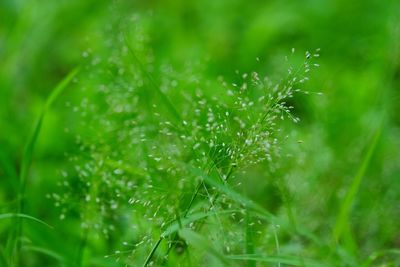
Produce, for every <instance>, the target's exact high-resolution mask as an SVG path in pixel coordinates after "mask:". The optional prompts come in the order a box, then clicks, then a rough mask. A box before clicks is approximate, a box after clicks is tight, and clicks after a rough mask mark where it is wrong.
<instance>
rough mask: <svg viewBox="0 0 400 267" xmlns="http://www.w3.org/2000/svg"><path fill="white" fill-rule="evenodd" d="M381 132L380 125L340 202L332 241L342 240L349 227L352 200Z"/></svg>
mask: <svg viewBox="0 0 400 267" xmlns="http://www.w3.org/2000/svg"><path fill="white" fill-rule="evenodd" d="M381 131H382V125H381V126H380V127H379V128H378V130H377V131H376V132H375V134H374V137H373V139H372V141H371V144H370V146H369V148H368V151H367V153H366V154H365V156H364V159H363V160H362V163H361V165H360V167H359V168H358V171H357V174H356V176H355V177H354V179H353V181H352V183H351V185H350V188H349V190H348V191H347V194H346V196H345V198H344V200H343V202H342V205H341V207H340V210H339V215H338V218H337V220H336V224H335V227H334V229H333V241H334V242H335V243H337V242H338V241H339V239H341V238H342V235H343V233H344V231H345V228H346V226H350V225H349V222H348V220H349V214H350V211H351V207H352V204H353V203H354V200H355V198H356V195H357V192H358V190H359V188H360V185H361V182H362V179H363V177H364V175H365V172H366V171H367V168H368V166H369V163H370V161H371V158H372V155H373V153H374V151H375V148H376V146H377V144H378V141H379V138H380V135H381Z"/></svg>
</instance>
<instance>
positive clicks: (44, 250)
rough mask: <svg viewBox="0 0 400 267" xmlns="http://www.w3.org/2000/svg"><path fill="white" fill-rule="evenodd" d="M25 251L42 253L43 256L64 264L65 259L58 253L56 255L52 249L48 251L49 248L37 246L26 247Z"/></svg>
mask: <svg viewBox="0 0 400 267" xmlns="http://www.w3.org/2000/svg"><path fill="white" fill-rule="evenodd" d="M23 249H24V250H28V251H34V252H38V253H41V254H43V255H46V256H49V257H50V258H53V259H55V260H56V261H58V262H64V258H63V257H62V256H61V255H59V254H58V253H56V252H54V251H52V250H50V249H47V248H42V247H37V246H24V247H23Z"/></svg>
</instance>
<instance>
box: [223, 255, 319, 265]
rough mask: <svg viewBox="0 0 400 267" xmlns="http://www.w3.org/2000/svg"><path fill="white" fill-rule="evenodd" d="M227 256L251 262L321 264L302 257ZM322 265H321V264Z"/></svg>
mask: <svg viewBox="0 0 400 267" xmlns="http://www.w3.org/2000/svg"><path fill="white" fill-rule="evenodd" d="M227 258H229V259H232V260H237V261H253V262H264V263H277V264H279V263H282V264H285V265H291V266H321V264H320V263H317V262H314V261H312V260H307V259H302V258H298V257H292V256H267V255H257V254H245V255H229V256H227ZM322 266H323V265H322Z"/></svg>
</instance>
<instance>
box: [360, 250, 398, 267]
mask: <svg viewBox="0 0 400 267" xmlns="http://www.w3.org/2000/svg"><path fill="white" fill-rule="evenodd" d="M389 254H392V255H394V256H397V257H398V258H400V249H387V250H382V251H377V252H375V253H372V254H371V255H370V256H369V257H368V259H367V260H366V261H365V262H364V263H363V264H362V267H369V266H371V264H372V263H373V262H374V261H376V260H377V259H378V258H381V257H384V256H387V255H389Z"/></svg>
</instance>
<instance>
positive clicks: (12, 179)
mask: <svg viewBox="0 0 400 267" xmlns="http://www.w3.org/2000/svg"><path fill="white" fill-rule="evenodd" d="M132 16H133V18H137V19H138V20H140V25H141V28H140V29H139V31H143V32H144V35H143V36H145V38H147V42H148V44H147V45H148V47H149V49H151V51H152V57H153V59H152V61H153V63H152V64H153V65H154V66H155V69H158V67H159V66H161V64H162V63H163V62H168V63H169V64H171V65H172V66H174V68H176V69H177V70H178V72H179V71H180V72H181V73H183V74H184V73H185V71H187V64H188V63H189V64H192V65H193V66H194V67H193V69H194V70H193V72H197V73H199V75H201V76H202V77H203V78H204V79H206V80H211V81H214V80H216V78H217V77H218V76H220V75H222V76H224V77H226V79H228V80H229V79H231V80H234V79H235V77H236V76H235V70H237V69H238V70H240V71H241V72H249V71H252V70H258V71H262V72H263V73H266V74H267V75H272V76H274V75H279V73H280V72H282V71H284V70H285V66H284V60H283V59H284V57H285V56H287V55H290V54H291V49H292V48H295V51H296V52H295V54H294V59H293V60H294V61H297V60H298V58H296V55H299V57H301V56H303V55H304V53H305V51H307V50H310V51H312V50H315V49H316V48H320V49H321V52H320V54H321V57H320V58H319V59H318V63H319V64H320V66H321V67H320V68H319V69H318V70H317V71H316V72H315V73H314V74H313V75H312V79H311V81H310V82H309V83H308V84H307V88H308V90H310V91H315V92H322V93H323V95H322V96H318V95H314V94H312V95H310V96H304V97H299V98H296V102H295V103H294V105H295V107H296V113H297V114H298V115H299V116H300V118H301V119H302V121H301V122H300V123H299V124H297V125H295V126H291V127H292V128H291V136H292V140H294V141H293V142H292V143H289V144H287V145H286V146H284V147H283V151H284V152H285V153H286V152H287V153H291V154H293V159H294V160H292V161H289V160H288V161H285V162H282V165H283V167H282V168H281V170H280V171H279V172H278V173H276V174H275V175H276V176H279V177H280V179H283V180H284V181H285V184H286V185H287V188H286V189H285V190H287V191H288V192H289V195H290V200H289V202H290V203H291V206H292V209H293V212H294V214H295V215H296V218H297V221H298V223H299V224H301V225H305V226H306V227H307V228H309V229H310V230H312V231H313V232H314V233H316V234H317V235H318V236H319V237H321V239H323V240H327V239H329V235H330V232H331V231H332V228H333V225H334V222H335V220H336V218H337V216H338V211H339V209H340V205H341V203H342V201H343V198H344V196H345V194H346V192H347V190H348V189H349V187H350V185H351V182H352V180H353V178H354V177H355V176H356V175H357V172H358V171H359V170H360V166H361V165H362V161H363V158H364V157H365V155H366V154H367V151H368V149H369V147H370V146H371V143H372V142H373V141H372V140H373V137H374V134H375V133H376V132H377V131H381V135H380V138H379V140H378V143H377V146H376V148H375V149H374V151H373V154H372V158H371V160H370V161H369V163H368V165H367V166H366V171H365V175H364V176H363V179H362V181H361V184H360V186H359V190H358V193H357V195H356V198H355V201H354V203H353V207H352V211H351V217H350V222H351V226H350V231H349V233H347V234H348V235H349V236H351V238H349V240H348V241H346V242H347V243H346V244H347V245H345V247H346V250H347V252H346V253H347V254H349V255H352V256H351V257H353V258H354V259H355V260H353V258H352V260H349V261H348V263H346V264H343V266H345V265H357V264H359V263H360V262H362V261H363V260H365V259H367V258H368V256H369V255H371V254H372V253H376V252H379V251H383V250H387V249H395V248H397V249H398V248H399V247H400V223H399V218H400V152H399V151H400V115H399V114H400V105H399V103H400V65H399V63H400V2H399V1H395V0H393V1H391V0H387V1H382V0H366V1H344V0H304V1H294V0H293V1H289V0H281V1H278V0H276V1H261V0H259V1H257V0H255V1H243V0H229V1H227V0H226V1H225V0H221V1H216V0H202V1H183V0H166V1H155V0H152V1H99V0H96V1H94V0H86V1H80V0H59V1H48V0H43V1H36V0H25V1H22V0H18V1H17V0H15V1H11V0H1V1H0V185H1V187H0V214H1V213H10V212H13V208H15V200H16V196H17V194H18V193H17V192H18V189H17V184H18V173H19V171H20V167H21V157H22V155H23V149H24V145H25V143H26V141H27V139H28V137H29V134H30V133H31V132H32V130H33V127H34V122H35V119H36V118H37V116H38V114H39V112H40V110H41V108H42V107H43V105H44V103H45V100H46V98H47V96H48V95H49V94H50V92H51V90H52V88H54V86H55V85H56V84H57V83H58V82H59V81H60V80H62V79H63V78H64V77H65V75H67V74H68V73H69V72H70V71H71V70H72V69H74V68H75V67H77V66H80V65H82V64H84V63H85V62H86V61H85V60H86V59H85V55H86V54H85V53H92V52H91V51H102V53H104V54H108V53H110V51H107V46H104V43H106V42H107V40H108V38H110V39H112V38H117V39H118V38H120V37H118V33H117V32H116V31H114V28H110V27H112V25H114V24H115V23H119V24H118V25H120V27H121V28H122V30H124V29H126V30H128V31H131V29H133V28H135V27H136V26H135V25H136V20H135V19H132V20H126V17H132ZM121 22H123V23H121ZM121 25H122V26H121ZM135 29H136V28H135ZM110 49H111V48H110ZM97 53H99V52H97ZM256 58H259V59H260V62H258V61H257V60H256ZM161 75H162V73H157V71H155V76H158V78H159V79H162V77H160V76H161ZM79 79H85V77H83V75H82V76H80V77H79ZM83 97H88V96H85V92H84V91H80V90H77V89H76V88H74V87H73V88H72V89H68V88H67V89H66V92H65V94H63V95H61V96H60V98H59V99H58V100H57V101H56V103H55V104H54V106H53V107H52V108H51V109H50V110H49V112H48V114H47V115H46V118H45V121H44V123H43V129H42V132H41V134H40V137H39V141H38V143H37V145H36V147H35V153H34V158H33V163H32V167H31V169H30V173H29V182H28V185H27V196H26V199H27V200H26V203H27V204H26V208H25V213H27V214H29V215H32V216H34V217H37V218H40V219H41V220H44V221H46V222H47V223H49V224H50V225H52V226H54V229H53V230H49V229H46V228H45V227H43V226H42V225H40V224H39V225H38V224H30V223H29V224H28V223H26V225H25V230H24V231H25V235H26V236H27V238H29V240H30V242H32V244H33V245H35V246H37V247H41V248H46V249H51V251H54V252H56V253H57V254H58V255H62V257H64V258H68V257H73V256H72V255H73V254H74V253H75V248H76V246H77V242H78V240H79V235H80V230H79V227H78V225H77V224H78V222H77V221H76V220H74V219H73V218H71V219H68V220H65V221H60V220H59V211H58V210H57V209H55V208H54V207H53V203H51V202H52V201H50V200H49V199H48V198H46V195H47V194H49V193H50V194H51V193H52V192H54V191H56V190H57V182H59V181H60V173H59V170H60V169H62V168H63V166H65V165H66V164H68V162H67V161H68V160H67V157H66V153H73V152H74V151H75V150H77V148H76V147H75V143H74V139H73V138H71V136H68V135H66V134H65V132H64V129H65V128H68V127H69V125H73V124H74V123H76V122H75V121H74V120H76V116H75V115H74V114H71V112H70V109H68V108H67V107H66V104H65V103H66V101H67V99H69V100H70V99H81V98H83ZM89 97H90V96H89ZM177 105H178V106H179V103H178V104H177ZM300 140H301V144H298V143H299V142H300ZM297 141H299V142H297ZM246 183H247V184H246V189H244V190H247V193H248V195H252V197H254V199H263V198H265V197H266V195H268V197H270V198H272V200H271V201H272V203H273V202H274V201H277V202H279V201H281V200H279V199H280V197H277V198H274V197H273V196H272V197H271V196H270V195H271V194H272V195H273V194H275V193H274V192H275V191H276V189H274V188H275V185H272V186H271V185H269V184H267V185H265V181H264V179H263V178H262V177H261V176H257V174H254V175H253V176H251V177H250V178H249V179H248V180H247V182H246ZM260 184H263V185H265V186H266V188H267V189H266V190H264V191H262V192H259V191H257V190H256V188H257V186H259V185H260ZM268 190H269V191H268ZM266 192H267V193H266ZM268 192H269V193H268ZM261 201H262V200H261ZM275 208H276V209H279V208H280V206H279V205H278V207H275ZM9 228H10V220H0V248H1V249H3V248H4V247H5V244H6V240H7V237H8V234H9ZM122 240H123V238H122V237H116V238H115V239H113V240H112V241H106V240H104V239H102V238H101V237H99V238H97V239H96V238H94V239H93V240H92V241H91V246H90V249H89V252H88V255H89V256H87V257H88V258H89V259H91V260H92V261H90V260H88V261H87V262H88V263H87V264H88V265H87V266H120V265H119V263H117V262H115V261H114V260H106V259H104V257H103V256H104V255H107V254H111V253H112V252H111V253H110V249H111V250H115V249H116V248H117V247H118V246H117V245H116V244H119V243H120V242H121V241H122ZM282 242H283V241H282ZM319 253H320V259H324V258H325V257H326V255H323V254H324V253H325V252H324V251H323V250H321V251H320V252H319ZM349 257H350V256H349ZM398 257H399V256H397V259H396V257H393V256H390V255H389V256H383V257H382V258H381V259H380V260H379V261H377V262H378V263H377V264H378V265H377V266H399V265H400V261H399V260H398ZM379 262H380V263H379ZM21 264H22V263H21ZM23 264H24V265H23V266H59V263H57V261H56V260H54V259H53V258H52V257H50V256H49V255H47V254H46V253H38V252H25V254H24V260H23ZM385 264H386V265H385ZM67 266H68V265H67ZM121 266H122V265H121ZM260 266H264V265H260ZM266 266H268V265H266Z"/></svg>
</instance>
